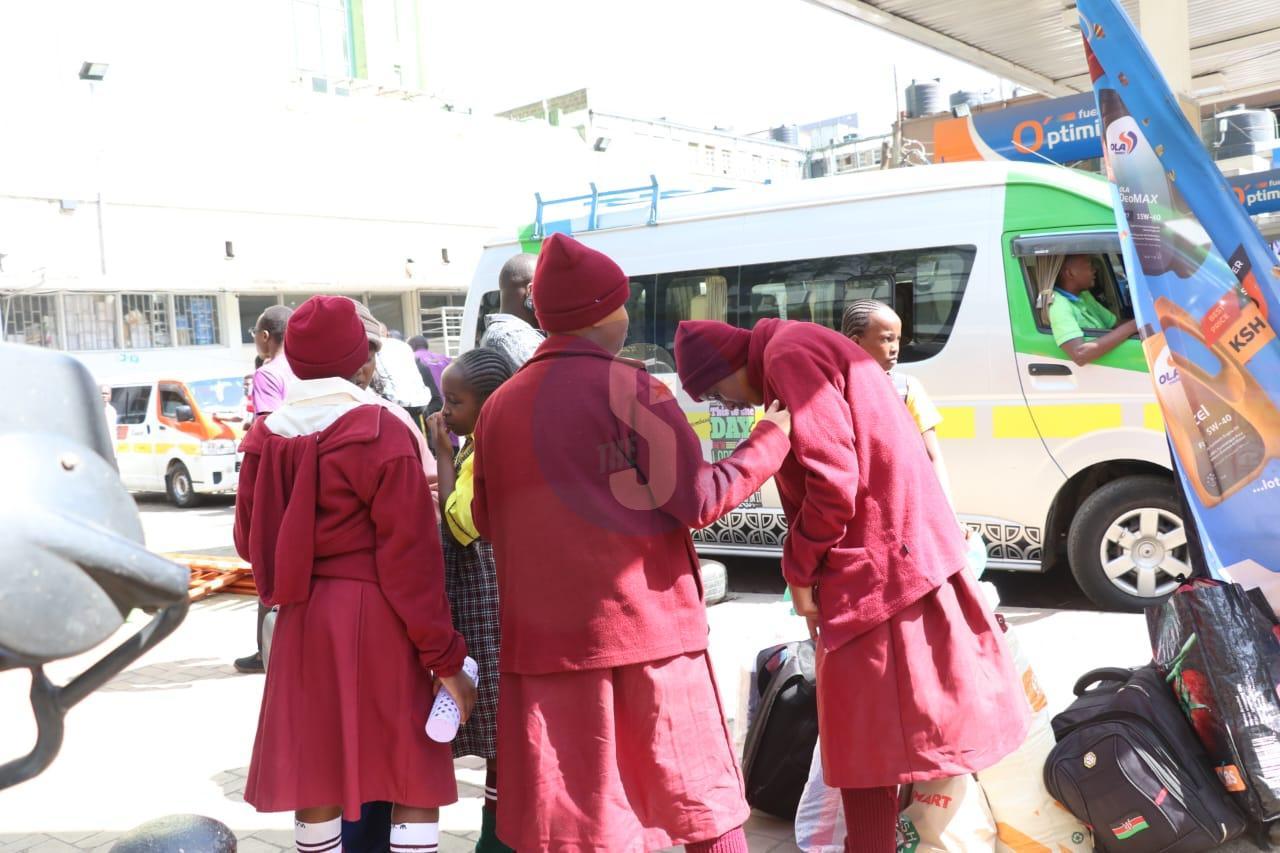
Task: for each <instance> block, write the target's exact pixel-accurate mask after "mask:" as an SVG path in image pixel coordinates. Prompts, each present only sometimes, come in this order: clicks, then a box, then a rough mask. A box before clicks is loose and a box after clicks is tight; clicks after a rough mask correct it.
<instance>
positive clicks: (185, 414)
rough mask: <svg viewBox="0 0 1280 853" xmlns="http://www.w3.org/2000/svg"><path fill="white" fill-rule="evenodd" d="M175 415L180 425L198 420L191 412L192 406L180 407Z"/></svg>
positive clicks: (175, 411)
mask: <svg viewBox="0 0 1280 853" xmlns="http://www.w3.org/2000/svg"><path fill="white" fill-rule="evenodd" d="M173 415H174V417H176V418H177V419H178V423H180V424H189V423H191V422H192V421H194V420H195V419H196V413H195V412H193V411H191V407H190V406H179V407H178V408H176V409H175V410H174V412H173Z"/></svg>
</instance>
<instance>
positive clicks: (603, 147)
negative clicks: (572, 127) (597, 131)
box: [592, 136, 613, 152]
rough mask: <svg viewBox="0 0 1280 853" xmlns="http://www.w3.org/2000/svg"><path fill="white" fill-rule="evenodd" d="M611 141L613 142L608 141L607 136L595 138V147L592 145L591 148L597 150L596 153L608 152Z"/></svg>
mask: <svg viewBox="0 0 1280 853" xmlns="http://www.w3.org/2000/svg"><path fill="white" fill-rule="evenodd" d="M612 141H613V140H612V139H610V138H609V137H607V136H598V137H596V144H595V145H593V146H592V148H594V149H595V150H597V151H601V152H604V151H608V150H609V143H610V142H612Z"/></svg>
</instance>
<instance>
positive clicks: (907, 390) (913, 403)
mask: <svg viewBox="0 0 1280 853" xmlns="http://www.w3.org/2000/svg"><path fill="white" fill-rule="evenodd" d="M841 332H843V333H844V336H845V337H847V338H849V339H850V340H851V341H853V342H854V343H855V344H857V345H858V346H860V347H862V348H863V349H864V350H866V351H867V353H868V354H869V355H870V356H871V357H872V358H874V359H875V360H876V361H877V362H879V364H880V366H881V367H882V368H884V370H885V372H886V373H888V374H889V378H890V379H892V380H893V384H894V387H895V388H897V390H898V396H900V397H902V401H903V402H904V403H906V404H907V409H908V410H909V411H910V412H911V417H912V418H914V419H915V422H916V426H917V427H919V428H920V436H921V438H923V439H924V447H925V450H926V451H927V452H928V453H929V459H930V460H931V461H932V462H933V470H934V472H935V473H936V474H937V475H938V482H940V483H942V492H943V494H945V495H946V496H947V503H949V504H951V509H952V511H953V512H954V511H955V501H953V500H952V499H951V478H950V477H948V476H947V464H946V462H945V461H943V459H942V446H941V445H940V444H939V443H938V432H937V426H938V424H940V423H942V415H941V414H939V413H938V410H937V408H935V407H934V405H933V401H931V400H930V399H929V395H928V394H926V393H925V390H924V386H923V385H921V384H920V381H919V380H918V379H916V378H915V377H914V376H909V375H906V374H902V373H894V372H893V368H894V367H895V366H896V365H897V363H898V347H899V343H900V342H901V339H902V318H900V317H899V316H898V315H897V313H896V312H895V311H894V310H893V309H892V308H890V307H889V306H888V305H885V304H884V303H883V302H879V301H877V300H875V299H860V300H858V301H857V302H855V303H853V304H852V305H850V306H849V307H848V308H846V309H845V310H844V318H843V322H842V324H841ZM961 526H963V525H961Z"/></svg>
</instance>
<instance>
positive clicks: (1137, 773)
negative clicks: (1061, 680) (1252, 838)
mask: <svg viewBox="0 0 1280 853" xmlns="http://www.w3.org/2000/svg"><path fill="white" fill-rule="evenodd" d="M1094 685H1096V687H1095V686H1094ZM1090 688H1093V689H1090ZM1075 694H1076V696H1077V697H1079V698H1077V699H1076V701H1075V702H1073V703H1072V704H1071V705H1070V706H1069V707H1068V708H1067V709H1066V710H1065V711H1063V712H1062V713H1061V714H1059V715H1058V716H1056V717H1054V718H1053V731H1054V735H1055V736H1056V737H1057V739H1058V744H1057V746H1055V747H1054V748H1053V750H1052V751H1051V752H1050V753H1049V757H1048V759H1047V760H1046V761H1045V765H1044V783H1045V787H1046V788H1048V789H1049V793H1051V794H1052V795H1053V797H1054V799H1056V800H1057V801H1058V802H1060V803H1062V804H1063V805H1064V806H1066V808H1067V810H1068V811H1070V812H1071V813H1072V814H1074V815H1075V816H1076V817H1077V818H1079V819H1080V820H1082V821H1084V822H1085V823H1087V824H1089V825H1090V826H1092V827H1093V830H1094V843H1095V844H1096V845H1097V849H1098V850H1099V851H1103V853H1107V851H1147V850H1150V851H1157V850H1158V851H1167V853H1199V851H1202V850H1212V849H1214V848H1216V847H1218V846H1220V845H1221V844H1223V843H1224V842H1226V841H1228V840H1230V839H1232V838H1235V837H1236V836H1238V835H1240V834H1241V833H1243V832H1244V830H1245V820H1244V817H1243V816H1242V815H1241V814H1240V811H1239V810H1238V809H1237V808H1236V806H1235V804H1234V803H1232V802H1231V800H1230V795H1229V794H1228V793H1227V791H1226V789H1225V788H1223V786H1222V783H1221V782H1219V781H1218V779H1217V777H1216V776H1215V775H1214V773H1213V771H1212V770H1210V769H1209V761H1208V758H1207V756H1206V755H1205V752H1204V749H1203V747H1201V745H1200V742H1199V741H1198V740H1197V739H1196V735H1195V732H1194V731H1192V729H1191V726H1190V724H1189V723H1188V722H1187V720H1186V718H1185V717H1184V716H1183V714H1182V710H1181V709H1180V708H1179V707H1178V702H1177V699H1176V698H1175V697H1174V695H1173V691H1172V689H1171V688H1170V687H1169V685H1168V684H1166V683H1165V680H1164V678H1163V677H1162V676H1161V675H1160V673H1159V672H1158V671H1157V670H1156V669H1155V667H1154V666H1151V665H1148V666H1144V667H1140V668H1138V669H1135V670H1132V671H1131V670H1125V669H1099V670H1094V671H1092V672H1089V673H1087V674H1085V675H1084V676H1082V677H1081V678H1080V680H1079V681H1077V682H1076V685H1075Z"/></svg>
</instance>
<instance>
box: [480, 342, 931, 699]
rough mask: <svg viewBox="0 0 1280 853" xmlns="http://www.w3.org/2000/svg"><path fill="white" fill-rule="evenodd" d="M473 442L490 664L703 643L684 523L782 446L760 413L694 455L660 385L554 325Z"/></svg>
mask: <svg viewBox="0 0 1280 853" xmlns="http://www.w3.org/2000/svg"><path fill="white" fill-rule="evenodd" d="M898 405H899V406H901V403H899V404H898ZM917 440H918V439H917ZM475 442H476V445H475V446H476V450H475V498H474V501H473V504H472V509H473V513H474V516H475V522H476V527H477V528H478V529H479V531H480V534H481V535H482V536H483V537H484V538H485V539H487V540H489V541H490V542H492V543H493V549H494V555H495V557H496V560H497V564H498V588H499V598H500V602H501V604H500V612H501V623H502V652H501V662H500V667H501V669H502V671H503V672H511V673H519V674H523V675H538V674H544V673H551V672H562V671H566V670H577V669H597V668H605V667H614V666H623V665H626V664H632V663H639V662H643V661H653V660H660V659H662V658H667V657H672V656H674V655H678V654H685V653H689V652H696V651H701V650H703V649H705V648H706V647H707V617H706V610H705V608H704V606H703V604H702V586H701V582H700V580H699V575H698V558H697V555H696V554H695V553H694V549H693V541H692V539H691V538H690V535H689V528H690V527H703V526H705V525H707V524H710V523H711V522H712V521H714V520H715V519H717V518H719V517H720V516H721V515H723V514H724V513H726V512H728V511H729V510H730V509H732V508H733V507H735V506H737V505H738V504H740V503H741V502H742V501H743V500H745V499H746V498H747V497H748V496H750V495H751V494H752V493H753V492H755V491H756V489H758V488H759V487H760V486H761V484H763V483H764V482H765V481H766V480H767V479H768V478H769V476H770V475H772V474H773V472H774V471H775V470H776V469H777V467H778V465H779V464H780V463H781V462H782V459H783V457H784V456H785V455H786V453H787V449H788V443H787V439H786V436H785V435H783V433H782V431H781V430H779V429H778V428H777V427H776V426H774V425H773V424H770V423H765V424H762V425H761V426H760V427H758V428H757V429H756V430H755V432H754V433H753V434H752V435H751V437H750V438H748V439H747V440H746V441H744V442H743V443H742V444H741V445H739V447H738V450H737V452H735V453H734V454H733V455H732V456H731V457H729V458H728V459H725V460H723V461H721V462H718V463H716V464H714V465H711V464H708V463H706V462H705V461H704V460H703V455H702V446H701V443H700V442H699V440H698V438H697V436H696V435H695V434H694V432H693V429H692V428H691V427H690V426H689V422H688V419H687V418H686V416H685V414H684V412H683V411H682V410H681V409H680V407H679V405H678V404H677V403H676V401H675V398H674V397H673V396H672V394H671V392H670V391H669V390H668V389H667V387H666V386H665V385H663V384H662V383H661V382H659V381H657V380H655V379H653V378H652V377H650V376H648V375H647V374H646V373H645V372H644V371H643V370H642V369H639V368H638V367H637V366H636V365H635V364H634V363H632V362H628V361H623V360H620V359H616V358H614V357H613V356H611V355H609V354H608V353H607V352H605V351H604V350H603V349H601V348H600V347H597V346H596V345H594V344H592V343H590V342H589V341H585V340H581V339H579V338H574V337H569V336H563V335H553V336H552V337H551V338H549V339H548V340H547V341H546V342H544V343H543V344H542V346H541V347H540V348H539V349H538V352H537V354H536V355H534V357H533V358H532V359H530V360H529V361H528V362H527V363H526V364H525V366H524V367H523V368H522V369H521V370H520V371H519V372H518V373H516V375H515V376H514V377H513V378H512V379H510V380H508V381H507V382H506V383H505V384H503V385H502V387H501V388H499V389H498V390H497V391H496V392H495V393H494V394H493V396H491V397H490V398H489V399H488V400H487V401H486V402H485V405H484V409H483V411H482V412H481V415H480V421H479V423H478V424H477V427H476V432H475Z"/></svg>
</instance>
